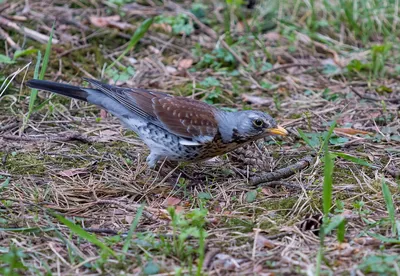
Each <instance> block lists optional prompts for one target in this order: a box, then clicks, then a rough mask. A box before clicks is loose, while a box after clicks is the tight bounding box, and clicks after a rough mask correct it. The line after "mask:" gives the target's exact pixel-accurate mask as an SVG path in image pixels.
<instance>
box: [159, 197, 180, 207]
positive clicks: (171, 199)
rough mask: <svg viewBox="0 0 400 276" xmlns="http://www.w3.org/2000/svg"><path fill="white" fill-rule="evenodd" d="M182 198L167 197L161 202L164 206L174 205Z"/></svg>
mask: <svg viewBox="0 0 400 276" xmlns="http://www.w3.org/2000/svg"><path fill="white" fill-rule="evenodd" d="M181 201H182V200H181V199H180V198H177V197H173V196H170V197H167V198H166V199H165V201H164V203H163V205H164V206H176V205H178V204H179V203H180V202H181Z"/></svg>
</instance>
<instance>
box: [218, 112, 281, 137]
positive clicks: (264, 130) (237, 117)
mask: <svg viewBox="0 0 400 276" xmlns="http://www.w3.org/2000/svg"><path fill="white" fill-rule="evenodd" d="M218 121H219V130H220V133H221V136H222V139H223V141H224V142H232V141H233V142H235V141H237V142H247V141H254V140H256V139H260V138H263V137H265V136H269V135H283V136H284V135H287V134H288V133H287V131H286V130H285V129H284V128H282V127H280V126H278V124H277V123H276V121H275V120H274V119H273V118H272V117H271V116H270V115H269V114H267V113H265V112H261V111H253V110H246V111H238V112H223V113H221V116H219V118H218Z"/></svg>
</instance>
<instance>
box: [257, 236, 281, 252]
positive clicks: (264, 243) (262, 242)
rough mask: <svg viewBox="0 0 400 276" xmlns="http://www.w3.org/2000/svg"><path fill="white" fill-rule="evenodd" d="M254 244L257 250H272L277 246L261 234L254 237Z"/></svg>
mask: <svg viewBox="0 0 400 276" xmlns="http://www.w3.org/2000/svg"><path fill="white" fill-rule="evenodd" d="M256 244H257V247H259V248H264V247H265V248H267V249H272V248H275V247H276V246H277V244H275V242H273V241H272V240H270V239H267V238H266V237H265V236H264V235H263V234H258V235H256Z"/></svg>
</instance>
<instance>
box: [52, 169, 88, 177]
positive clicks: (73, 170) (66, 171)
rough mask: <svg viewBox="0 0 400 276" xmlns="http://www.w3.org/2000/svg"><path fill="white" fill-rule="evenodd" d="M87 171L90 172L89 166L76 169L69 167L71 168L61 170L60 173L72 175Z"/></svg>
mask: <svg viewBox="0 0 400 276" xmlns="http://www.w3.org/2000/svg"><path fill="white" fill-rule="evenodd" d="M87 173H89V171H88V169H87V168H76V169H69V170H65V171H61V172H59V173H58V174H59V175H61V176H68V177H72V176H75V175H80V174H87Z"/></svg>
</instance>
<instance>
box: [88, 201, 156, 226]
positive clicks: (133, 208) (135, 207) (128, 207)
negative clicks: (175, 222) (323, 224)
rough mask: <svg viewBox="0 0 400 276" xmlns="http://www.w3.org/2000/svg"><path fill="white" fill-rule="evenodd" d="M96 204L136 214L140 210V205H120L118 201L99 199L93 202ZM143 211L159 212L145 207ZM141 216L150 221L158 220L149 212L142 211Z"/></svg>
mask: <svg viewBox="0 0 400 276" xmlns="http://www.w3.org/2000/svg"><path fill="white" fill-rule="evenodd" d="M95 203H96V204H109V205H111V204H114V205H117V206H120V207H122V208H124V209H126V210H128V211H133V212H137V210H138V209H139V208H140V206H141V205H140V204H130V205H126V204H123V203H121V202H119V201H116V200H108V199H99V200H97V201H96V202H95ZM145 209H147V210H150V211H156V212H159V211H160V210H158V209H155V208H149V207H145ZM142 214H143V216H144V217H146V218H148V219H151V220H156V221H157V220H159V218H158V216H155V215H153V214H152V213H150V212H148V211H146V210H143V213H142Z"/></svg>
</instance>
